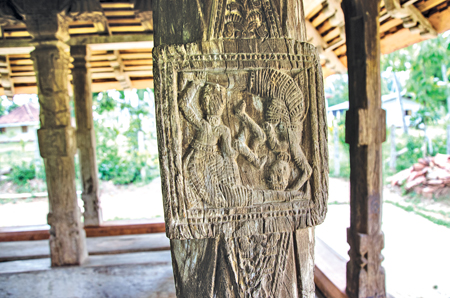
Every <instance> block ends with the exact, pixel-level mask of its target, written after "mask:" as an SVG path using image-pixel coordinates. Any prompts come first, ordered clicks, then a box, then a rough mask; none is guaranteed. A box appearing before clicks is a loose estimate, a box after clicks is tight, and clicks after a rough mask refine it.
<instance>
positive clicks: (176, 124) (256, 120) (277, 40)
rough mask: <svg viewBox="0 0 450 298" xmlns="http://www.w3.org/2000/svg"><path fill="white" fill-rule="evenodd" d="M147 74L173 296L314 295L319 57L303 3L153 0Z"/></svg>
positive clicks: (323, 171) (321, 172)
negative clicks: (151, 91) (151, 90)
mask: <svg viewBox="0 0 450 298" xmlns="http://www.w3.org/2000/svg"><path fill="white" fill-rule="evenodd" d="M153 11H154V28H155V33H154V35H155V49H154V50H153V56H154V59H153V60H154V64H153V65H154V74H155V75H154V77H155V98H156V117H157V128H158V143H159V146H158V147H159V157H160V164H161V167H160V168H161V177H162V183H163V196H164V207H165V218H166V225H167V229H166V230H167V235H168V237H169V238H171V251H172V261H173V268H174V277H175V286H176V289H177V296H178V297H183V298H190V297H205V298H207V297H211V298H212V297H244V298H250V297H286V298H288V297H290V298H293V297H304V298H307V297H311V298H312V297H315V294H314V226H315V225H317V224H320V223H321V222H322V221H323V220H324V217H325V213H326V200H327V187H328V179H327V178H328V177H327V175H328V173H327V172H328V160H327V158H328V154H327V152H326V146H327V142H326V138H327V136H326V131H327V129H326V121H325V104H324V103H325V100H324V97H323V87H322V84H323V79H322V73H321V67H320V59H319V58H318V54H317V51H316V49H315V48H314V46H312V45H310V44H308V43H306V42H305V41H306V30H305V19H304V15H303V1H302V0H261V1H259V0H258V1H244V0H242V1H241V0H223V1H222V0H219V1H217V0H197V1H185V0H173V1H166V0H156V1H154V2H153Z"/></svg>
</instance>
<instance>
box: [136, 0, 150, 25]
mask: <svg viewBox="0 0 450 298" xmlns="http://www.w3.org/2000/svg"><path fill="white" fill-rule="evenodd" d="M134 11H135V15H136V18H137V19H139V20H140V21H141V23H142V26H144V28H145V31H151V32H153V8H152V1H146V0H136V2H135V4H134Z"/></svg>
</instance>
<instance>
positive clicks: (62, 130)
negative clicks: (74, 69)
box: [15, 0, 87, 266]
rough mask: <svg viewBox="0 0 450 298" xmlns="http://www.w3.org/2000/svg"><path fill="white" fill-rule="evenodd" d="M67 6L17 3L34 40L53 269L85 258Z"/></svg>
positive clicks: (34, 0) (36, 1) (29, 1)
mask: <svg viewBox="0 0 450 298" xmlns="http://www.w3.org/2000/svg"><path fill="white" fill-rule="evenodd" d="M66 4H67V3H61V2H59V1H44V0H24V1H19V2H15V5H18V10H20V11H21V13H22V14H25V15H26V18H25V19H26V25H27V30H28V32H29V33H30V34H31V36H32V37H33V40H32V43H33V44H34V46H35V50H34V51H33V52H31V59H32V60H33V65H34V70H35V73H36V80H37V87H38V96H39V104H40V115H39V118H40V122H41V128H40V129H39V130H38V141H39V151H40V154H41V156H42V158H43V159H44V165H45V172H46V176H47V188H48V198H49V205H50V206H49V209H50V213H49V214H48V217H47V221H48V224H49V225H50V254H51V265H52V266H67V265H79V264H81V263H83V262H84V260H85V259H86V258H87V250H86V239H85V237H86V236H85V232H84V230H83V226H82V224H81V213H80V208H79V207H78V202H77V194H76V188H75V165H74V155H75V152H76V139H75V131H74V129H73V127H72V125H71V121H70V106H69V92H68V89H67V87H68V85H69V82H68V73H69V62H70V61H69V55H68V53H67V52H68V47H67V45H65V43H64V41H66V40H67V39H68V37H69V35H68V21H69V20H68V19H67V17H66V16H65V14H64V13H60V12H62V11H64V10H65V8H66V6H65V5H66Z"/></svg>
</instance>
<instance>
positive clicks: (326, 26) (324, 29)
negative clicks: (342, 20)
mask: <svg viewBox="0 0 450 298" xmlns="http://www.w3.org/2000/svg"><path fill="white" fill-rule="evenodd" d="M331 28H333V26H332V25H331V23H330V22H329V21H328V20H327V21H325V22H323V24H322V25H321V26H320V27H319V28H318V29H317V31H318V32H319V33H320V34H324V33H325V32H327V31H328V30H330V29H331Z"/></svg>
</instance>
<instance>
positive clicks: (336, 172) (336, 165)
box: [333, 119, 341, 177]
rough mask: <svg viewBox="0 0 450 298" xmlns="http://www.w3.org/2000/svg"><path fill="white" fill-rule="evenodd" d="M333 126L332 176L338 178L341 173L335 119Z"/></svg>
mask: <svg viewBox="0 0 450 298" xmlns="http://www.w3.org/2000/svg"><path fill="white" fill-rule="evenodd" d="M333 124H334V129H333V132H334V135H333V140H334V175H335V176H336V177H339V174H340V172H341V156H340V154H339V125H338V124H337V119H335V120H333Z"/></svg>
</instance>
